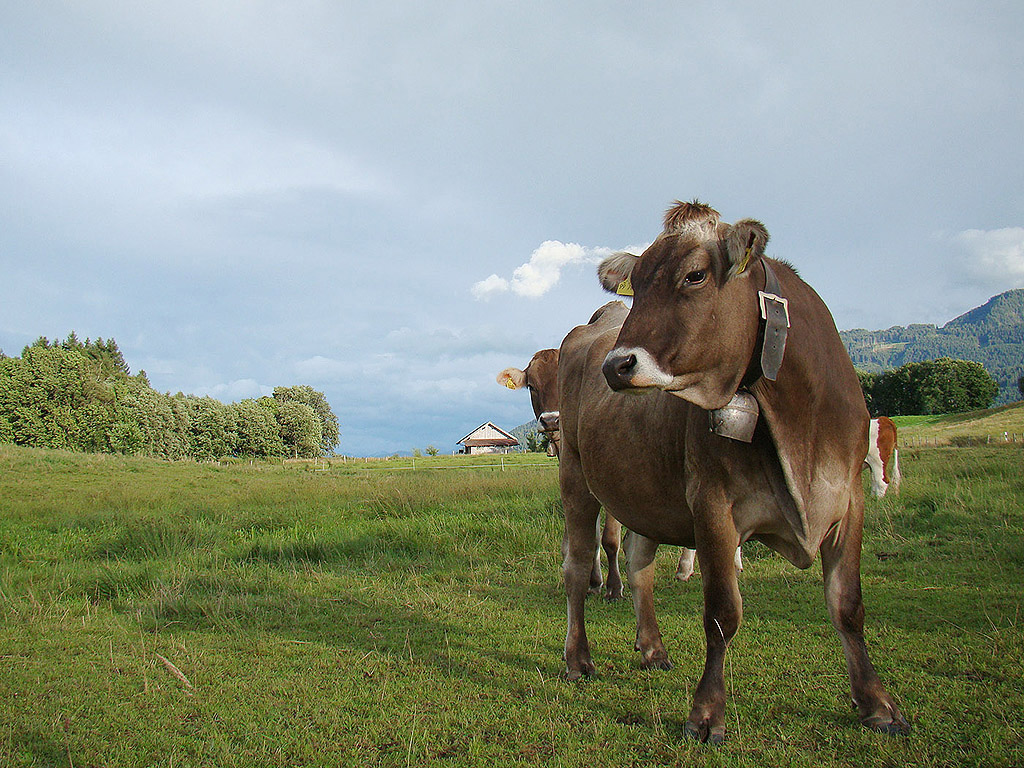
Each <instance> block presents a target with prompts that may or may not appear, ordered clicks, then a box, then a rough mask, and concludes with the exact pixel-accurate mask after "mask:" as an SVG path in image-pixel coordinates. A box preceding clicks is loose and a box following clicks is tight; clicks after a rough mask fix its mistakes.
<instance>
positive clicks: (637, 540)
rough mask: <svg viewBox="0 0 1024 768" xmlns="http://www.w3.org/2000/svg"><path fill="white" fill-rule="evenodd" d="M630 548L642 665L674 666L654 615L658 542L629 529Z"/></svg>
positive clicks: (631, 577) (649, 667)
mask: <svg viewBox="0 0 1024 768" xmlns="http://www.w3.org/2000/svg"><path fill="white" fill-rule="evenodd" d="M627 547H628V558H627V559H628V564H629V570H628V571H627V575H628V577H629V590H630V593H631V594H632V595H633V610H634V611H635V612H636V644H635V645H634V646H633V647H634V648H635V649H636V650H638V651H640V666H642V667H643V668H644V669H672V662H671V661H669V658H668V651H666V650H665V644H664V643H663V642H662V641H661V630H660V629H658V620H657V619H656V618H655V616H654V556H655V555H656V554H657V553H658V543H657V542H656V541H651V540H650V539H648V538H647V537H645V536H641V535H640V534H638V533H636V532H635V531H630V533H629V542H628V544H627Z"/></svg>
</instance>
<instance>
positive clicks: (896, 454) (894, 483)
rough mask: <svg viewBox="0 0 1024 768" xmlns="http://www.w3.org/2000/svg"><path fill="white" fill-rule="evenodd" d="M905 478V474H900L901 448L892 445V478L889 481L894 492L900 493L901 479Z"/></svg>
mask: <svg viewBox="0 0 1024 768" xmlns="http://www.w3.org/2000/svg"><path fill="white" fill-rule="evenodd" d="M902 479H903V475H901V474H900V449H899V448H897V447H896V446H893V447H892V480H891V481H890V482H889V487H890V488H892V492H893V493H899V490H900V480H902Z"/></svg>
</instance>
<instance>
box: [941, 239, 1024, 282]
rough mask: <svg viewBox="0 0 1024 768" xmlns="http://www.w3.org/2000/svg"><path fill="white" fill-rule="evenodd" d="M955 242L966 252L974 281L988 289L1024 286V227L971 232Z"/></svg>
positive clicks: (969, 270)
mask: <svg viewBox="0 0 1024 768" xmlns="http://www.w3.org/2000/svg"><path fill="white" fill-rule="evenodd" d="M954 240H955V241H956V243H957V244H958V245H959V246H960V247H961V248H963V250H964V251H966V253H967V255H968V257H969V261H968V263H967V267H968V272H969V274H970V277H971V278H973V279H974V280H976V281H977V282H979V283H982V284H985V285H990V284H991V285H997V286H1007V285H1008V286H1009V287H1011V288H1020V287H1022V286H1024V227H1007V228H1005V229H990V230H982V229H968V230H965V231H963V232H960V233H958V234H957V235H956V236H955V237H954Z"/></svg>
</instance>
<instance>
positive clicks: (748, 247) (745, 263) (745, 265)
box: [736, 245, 753, 275]
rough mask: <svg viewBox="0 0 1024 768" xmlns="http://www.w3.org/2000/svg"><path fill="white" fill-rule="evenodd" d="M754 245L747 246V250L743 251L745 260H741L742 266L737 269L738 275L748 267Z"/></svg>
mask: <svg viewBox="0 0 1024 768" xmlns="http://www.w3.org/2000/svg"><path fill="white" fill-rule="evenodd" d="M751 248H753V246H752V245H748V246H747V250H746V251H744V252H743V261H741V262H740V268H739V269H737V270H736V274H737V275H742V274H743V273H744V271H746V269H747V265H748V264H750V249H751Z"/></svg>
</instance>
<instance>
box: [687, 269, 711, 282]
mask: <svg viewBox="0 0 1024 768" xmlns="http://www.w3.org/2000/svg"><path fill="white" fill-rule="evenodd" d="M707 277H708V273H707V271H706V270H703V269H695V270H693V272H688V273H687V274H686V277H684V278H683V282H684V283H686V284H687V285H700V284H701V283H703V282H704V281H705V280H706V279H707Z"/></svg>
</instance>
